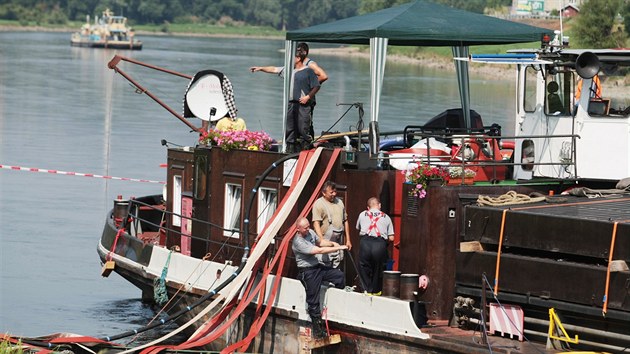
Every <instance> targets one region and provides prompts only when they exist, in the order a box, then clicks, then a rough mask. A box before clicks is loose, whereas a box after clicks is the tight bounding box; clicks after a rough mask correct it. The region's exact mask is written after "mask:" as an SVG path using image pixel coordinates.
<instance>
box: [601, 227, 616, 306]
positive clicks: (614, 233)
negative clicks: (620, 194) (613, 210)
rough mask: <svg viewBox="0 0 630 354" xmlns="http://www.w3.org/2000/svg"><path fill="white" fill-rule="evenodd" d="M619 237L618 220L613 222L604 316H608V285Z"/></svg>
mask: <svg viewBox="0 0 630 354" xmlns="http://www.w3.org/2000/svg"><path fill="white" fill-rule="evenodd" d="M616 238H617V222H616V221H615V223H614V224H613V231H612V239H611V240H610V254H609V255H608V269H606V288H605V290H604V307H603V308H602V316H604V317H606V312H607V311H608V287H609V286H610V264H611V263H612V261H613V253H614V252H615V239H616Z"/></svg>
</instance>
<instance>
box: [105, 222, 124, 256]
mask: <svg viewBox="0 0 630 354" xmlns="http://www.w3.org/2000/svg"><path fill="white" fill-rule="evenodd" d="M124 232H125V229H124V228H120V229H118V232H117V233H116V238H115V239H114V243H113V244H112V248H111V249H110V250H109V253H108V254H107V257H105V260H106V261H111V260H112V259H113V258H114V254H113V253H114V252H116V244H118V239H119V238H120V235H122V234H123V233H124Z"/></svg>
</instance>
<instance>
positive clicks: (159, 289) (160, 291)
mask: <svg viewBox="0 0 630 354" xmlns="http://www.w3.org/2000/svg"><path fill="white" fill-rule="evenodd" d="M171 254H173V251H170V252H169V253H168V258H166V264H164V268H162V274H161V275H160V277H159V278H155V279H153V299H154V300H155V303H156V304H158V305H159V306H162V305H164V304H165V303H166V302H167V301H168V293H167V292H166V274H167V273H168V265H169V263H170V262H171Z"/></svg>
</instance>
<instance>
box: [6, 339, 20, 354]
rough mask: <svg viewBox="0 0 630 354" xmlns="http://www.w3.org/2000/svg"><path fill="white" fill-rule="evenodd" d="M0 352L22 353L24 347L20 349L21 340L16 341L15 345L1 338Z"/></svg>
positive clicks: (7, 353)
mask: <svg viewBox="0 0 630 354" xmlns="http://www.w3.org/2000/svg"><path fill="white" fill-rule="evenodd" d="M0 353H3V354H5V353H6V354H22V353H24V349H22V342H21V341H18V343H17V344H16V345H12V344H11V343H10V342H9V341H8V340H2V341H0Z"/></svg>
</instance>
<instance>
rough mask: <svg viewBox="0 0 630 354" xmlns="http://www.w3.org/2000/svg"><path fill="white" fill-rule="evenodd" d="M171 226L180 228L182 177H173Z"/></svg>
mask: <svg viewBox="0 0 630 354" xmlns="http://www.w3.org/2000/svg"><path fill="white" fill-rule="evenodd" d="M172 200H173V220H172V222H173V226H182V219H181V217H180V215H181V214H182V176H178V175H175V176H173V195H172Z"/></svg>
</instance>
